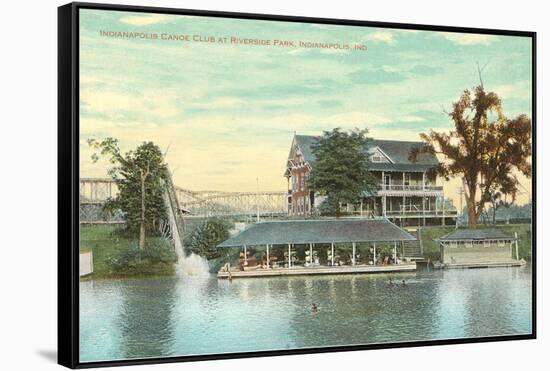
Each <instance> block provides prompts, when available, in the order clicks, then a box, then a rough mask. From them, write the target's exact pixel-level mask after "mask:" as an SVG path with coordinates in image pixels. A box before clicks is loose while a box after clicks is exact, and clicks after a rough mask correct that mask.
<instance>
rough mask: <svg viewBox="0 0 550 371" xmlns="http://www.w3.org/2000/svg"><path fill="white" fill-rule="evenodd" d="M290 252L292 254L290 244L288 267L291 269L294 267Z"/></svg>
mask: <svg viewBox="0 0 550 371" xmlns="http://www.w3.org/2000/svg"><path fill="white" fill-rule="evenodd" d="M290 252H291V250H290V244H288V267H289V268H290V267H292V258H291V256H290Z"/></svg>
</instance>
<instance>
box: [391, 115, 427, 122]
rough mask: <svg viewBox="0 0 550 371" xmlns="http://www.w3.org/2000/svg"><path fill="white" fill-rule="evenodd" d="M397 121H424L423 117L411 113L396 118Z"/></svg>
mask: <svg viewBox="0 0 550 371" xmlns="http://www.w3.org/2000/svg"><path fill="white" fill-rule="evenodd" d="M397 121H402V122H422V121H426V120H425V119H424V118H422V117H419V116H413V115H405V116H401V117H398V118H397Z"/></svg>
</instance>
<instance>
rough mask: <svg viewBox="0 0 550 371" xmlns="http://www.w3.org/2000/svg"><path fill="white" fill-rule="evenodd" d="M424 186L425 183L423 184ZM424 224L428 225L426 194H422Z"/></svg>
mask: <svg viewBox="0 0 550 371" xmlns="http://www.w3.org/2000/svg"><path fill="white" fill-rule="evenodd" d="M422 187H424V185H422ZM422 224H423V225H426V196H425V195H422Z"/></svg>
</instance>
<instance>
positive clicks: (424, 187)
mask: <svg viewBox="0 0 550 371" xmlns="http://www.w3.org/2000/svg"><path fill="white" fill-rule="evenodd" d="M380 190H381V191H443V186H438V185H428V184H380Z"/></svg>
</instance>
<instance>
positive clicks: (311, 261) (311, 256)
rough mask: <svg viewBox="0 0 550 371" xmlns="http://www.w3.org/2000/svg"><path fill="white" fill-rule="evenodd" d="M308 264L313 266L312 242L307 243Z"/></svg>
mask: <svg viewBox="0 0 550 371" xmlns="http://www.w3.org/2000/svg"><path fill="white" fill-rule="evenodd" d="M309 265H310V266H312V267H313V244H312V243H310V244H309Z"/></svg>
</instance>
